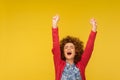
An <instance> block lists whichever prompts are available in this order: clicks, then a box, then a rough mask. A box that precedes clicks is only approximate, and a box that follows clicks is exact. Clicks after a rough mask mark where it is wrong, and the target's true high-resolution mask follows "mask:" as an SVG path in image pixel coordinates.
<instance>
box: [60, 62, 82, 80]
mask: <svg viewBox="0 0 120 80" xmlns="http://www.w3.org/2000/svg"><path fill="white" fill-rule="evenodd" d="M61 80H82V79H81V75H80V71H79V69H78V68H77V67H76V66H75V64H72V65H71V64H69V63H67V62H66V66H65V68H64V71H63V73H62V77H61Z"/></svg>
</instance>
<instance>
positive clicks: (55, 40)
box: [52, 15, 61, 67]
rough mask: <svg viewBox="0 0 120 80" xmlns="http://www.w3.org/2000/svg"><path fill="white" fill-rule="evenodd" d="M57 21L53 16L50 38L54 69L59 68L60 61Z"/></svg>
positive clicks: (57, 18) (57, 17)
mask: <svg viewBox="0 0 120 80" xmlns="http://www.w3.org/2000/svg"><path fill="white" fill-rule="evenodd" d="M58 21H59V16H57V15H56V16H54V17H53V20H52V38H53V49H52V52H53V57H54V64H55V66H56V67H58V66H59V62H60V60H61V57H60V44H59V35H58V27H57V23H58Z"/></svg>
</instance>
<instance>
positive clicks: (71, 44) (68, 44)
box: [65, 43, 74, 46]
mask: <svg viewBox="0 0 120 80" xmlns="http://www.w3.org/2000/svg"><path fill="white" fill-rule="evenodd" d="M65 46H74V44H73V43H66V44H65Z"/></svg>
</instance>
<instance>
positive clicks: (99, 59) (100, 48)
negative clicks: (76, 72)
mask: <svg viewBox="0 0 120 80" xmlns="http://www.w3.org/2000/svg"><path fill="white" fill-rule="evenodd" d="M119 9H120V2H119V0H118V1H117V0H107V1H105V0H39V1H38V0H1V1H0V80H54V79H55V74H54V63H53V56H52V52H51V49H52V36H51V27H52V16H54V15H55V14H59V15H60V22H59V24H58V25H59V35H60V39H62V38H63V37H65V36H67V35H72V36H75V37H79V38H80V39H81V40H83V42H84V45H85V44H86V41H87V39H88V35H89V33H90V31H91V25H90V23H89V21H90V19H91V18H92V17H94V18H95V19H96V21H97V24H98V30H97V31H98V33H97V38H96V41H95V48H94V51H93V55H92V57H91V59H90V61H89V64H88V66H87V68H86V78H87V80H120V46H119V45H120V35H119V34H120V10H119Z"/></svg>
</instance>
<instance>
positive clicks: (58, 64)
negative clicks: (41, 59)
mask: <svg viewBox="0 0 120 80" xmlns="http://www.w3.org/2000/svg"><path fill="white" fill-rule="evenodd" d="M96 33H97V32H93V31H91V33H90V35H89V38H88V41H87V44H86V47H85V49H84V52H83V54H82V57H81V60H80V61H79V62H78V63H77V64H76V67H77V68H78V69H79V70H80V75H81V77H82V80H86V78H85V68H86V65H87V63H88V61H89V59H90V57H91V54H92V51H93V48H94V42H95V37H96ZM58 34H59V33H58V28H52V38H53V49H52V52H53V58H54V66H55V80H60V79H61V76H62V72H63V70H64V68H65V66H66V62H65V61H63V60H62V59H61V55H60V54H61V52H60V43H59V35H58Z"/></svg>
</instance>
